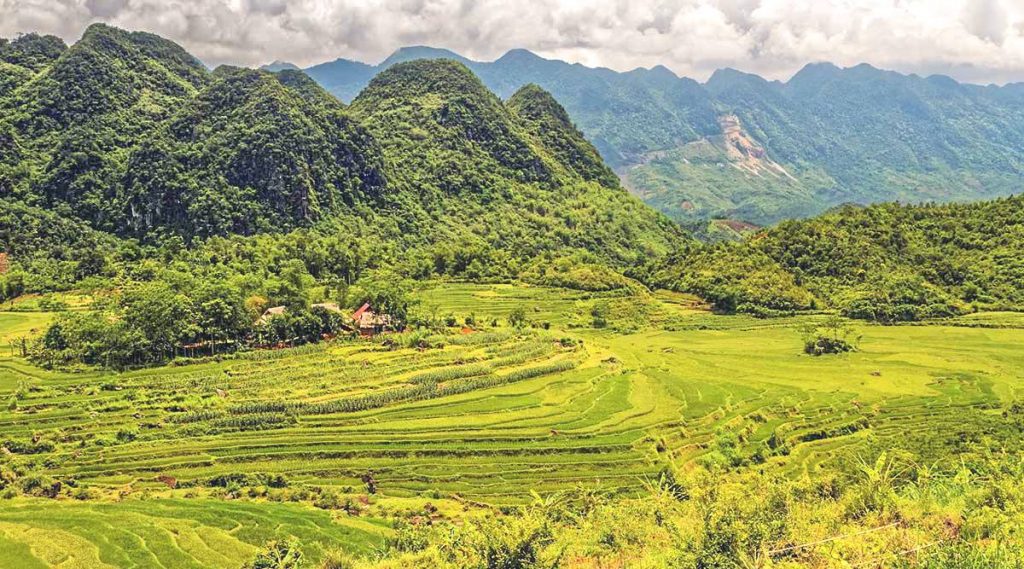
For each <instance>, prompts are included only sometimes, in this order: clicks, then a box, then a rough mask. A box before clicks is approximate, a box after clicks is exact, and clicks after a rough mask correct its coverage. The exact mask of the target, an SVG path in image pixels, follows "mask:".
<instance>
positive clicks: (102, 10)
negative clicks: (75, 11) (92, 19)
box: [85, 0, 128, 18]
mask: <svg viewBox="0 0 1024 569" xmlns="http://www.w3.org/2000/svg"><path fill="white" fill-rule="evenodd" d="M127 5H128V0H86V1H85V7H86V8H87V9H88V10H89V13H90V14H92V15H93V16H96V17H99V18H110V17H112V16H115V15H117V13H118V12H120V11H121V10H123V9H124V8H125V6H127Z"/></svg>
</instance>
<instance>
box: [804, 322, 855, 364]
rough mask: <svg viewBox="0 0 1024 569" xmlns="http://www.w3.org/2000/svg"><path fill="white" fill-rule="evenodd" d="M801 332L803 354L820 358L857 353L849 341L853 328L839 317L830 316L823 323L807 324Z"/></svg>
mask: <svg viewBox="0 0 1024 569" xmlns="http://www.w3.org/2000/svg"><path fill="white" fill-rule="evenodd" d="M802 332H803V337H804V353H805V354H810V355H812V356H822V355H825V354H842V353H846V352H855V351H857V346H856V343H855V341H853V340H851V339H850V335H851V334H853V328H852V327H850V323H849V322H848V321H847V320H845V319H843V318H842V317H840V316H837V315H832V316H829V317H828V318H826V319H825V320H824V321H823V322H820V323H809V324H807V325H805V326H803V327H802ZM859 340H860V338H859V337H858V338H857V341H859Z"/></svg>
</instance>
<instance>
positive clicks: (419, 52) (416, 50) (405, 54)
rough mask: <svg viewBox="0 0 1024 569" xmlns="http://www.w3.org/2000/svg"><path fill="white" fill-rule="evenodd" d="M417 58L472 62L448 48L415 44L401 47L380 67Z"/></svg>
mask: <svg viewBox="0 0 1024 569" xmlns="http://www.w3.org/2000/svg"><path fill="white" fill-rule="evenodd" d="M416 59H454V60H455V61H458V62H461V63H470V60H469V59H467V58H465V57H463V56H461V55H459V54H457V53H455V52H454V51H451V50H448V49H443V48H437V47H430V46H425V45H413V46H406V47H402V48H399V49H398V51H396V52H395V53H392V54H391V55H390V56H388V58H387V59H385V60H384V61H382V62H381V64H380V65H379V66H378V67H380V68H381V69H386V68H388V67H391V66H392V65H395V64H397V63H404V62H406V61H413V60H416Z"/></svg>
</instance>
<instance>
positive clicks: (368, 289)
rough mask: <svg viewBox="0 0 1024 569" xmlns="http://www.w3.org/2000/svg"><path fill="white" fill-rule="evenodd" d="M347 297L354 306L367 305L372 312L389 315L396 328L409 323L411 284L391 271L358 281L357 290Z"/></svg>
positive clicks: (369, 274)
mask: <svg viewBox="0 0 1024 569" xmlns="http://www.w3.org/2000/svg"><path fill="white" fill-rule="evenodd" d="M349 296H350V297H351V298H352V300H354V301H355V302H354V304H353V306H355V305H362V304H363V303H369V304H370V306H371V307H372V308H373V310H374V311H376V312H377V313H380V314H387V315H390V316H391V318H392V320H393V321H394V324H395V326H396V327H398V328H403V327H404V326H405V324H406V322H408V321H409V310H410V308H411V307H412V306H413V304H414V301H413V299H412V283H410V282H409V280H408V279H405V278H403V277H402V276H401V275H398V274H396V273H394V272H391V271H384V270H378V271H373V272H370V273H368V274H367V275H365V276H364V277H363V278H362V279H360V280H359V283H358V288H357V289H356V290H353V291H350V292H349Z"/></svg>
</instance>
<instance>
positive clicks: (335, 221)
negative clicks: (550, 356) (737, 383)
mask: <svg viewBox="0 0 1024 569" xmlns="http://www.w3.org/2000/svg"><path fill="white" fill-rule="evenodd" d="M0 55H2V58H3V59H2V60H3V62H4V63H3V65H4V67H3V68H2V71H3V77H4V79H3V81H0V83H2V84H3V85H4V91H3V94H2V96H0V111H2V113H0V136H2V139H3V142H4V146H3V149H4V152H3V154H2V156H0V253H2V254H3V272H0V300H11V299H14V298H16V297H18V296H19V295H22V294H25V293H52V292H55V291H67V290H72V289H78V290H89V291H99V292H100V293H101V294H100V295H99V296H98V297H97V299H96V304H95V306H93V308H94V310H97V311H99V312H101V313H103V314H105V315H106V317H105V318H96V317H95V315H94V314H92V313H84V314H66V315H63V316H62V318H61V320H60V321H59V322H58V323H56V324H54V325H53V326H52V327H51V328H50V332H48V333H47V334H46V337H45V339H44V340H43V341H42V344H40V346H41V347H40V350H41V353H44V354H46V355H45V358H44V360H45V361H46V362H48V363H49V364H51V365H54V364H59V363H61V362H65V363H87V364H103V365H107V366H113V367H124V366H130V365H144V364H151V363H160V362H163V361H166V360H167V359H169V358H171V357H173V356H174V355H175V354H176V353H178V352H179V350H180V347H181V346H183V345H192V344H196V343H197V342H205V343H206V344H205V345H207V346H217V345H220V344H227V345H229V346H236V345H238V344H239V343H241V342H243V341H247V342H256V341H257V340H258V339H260V338H262V340H260V341H264V342H268V341H272V340H274V339H280V340H287V341H288V342H295V341H299V342H306V341H314V340H317V339H319V338H320V336H321V335H322V334H328V335H330V334H333V333H335V332H337V330H338V317H337V314H329V313H326V312H324V311H323V310H322V309H321V310H319V311H318V310H316V307H315V306H313V304H314V303H316V302H318V301H325V300H326V301H330V302H332V303H335V304H334V305H335V306H337V304H338V303H344V304H347V303H356V304H360V303H362V302H364V301H366V300H370V299H373V300H374V303H375V305H382V306H384V307H386V308H388V309H389V311H390V312H391V313H392V315H393V316H394V317H395V318H396V320H397V321H399V322H404V321H406V320H407V319H408V318H411V317H412V315H410V314H408V313H407V312H408V310H407V306H406V305H405V303H404V301H402V300H400V299H403V298H406V293H407V290H406V289H407V287H406V286H405V285H403V284H402V283H404V281H403V280H402V279H404V278H410V277H411V278H416V279H425V278H430V277H436V276H444V277H457V278H468V279H474V280H503V281H508V280H513V279H517V278H520V276H524V278H531V279H532V280H534V281H535V282H541V283H543V282H548V281H557V282H559V283H562V284H568V285H569V286H575V287H578V288H584V289H597V290H604V289H605V288H608V287H612V288H616V287H625V286H634V285H635V283H633V282H632V281H629V280H628V279H625V278H624V277H622V276H621V275H620V274H618V273H617V271H618V272H621V271H626V270H630V271H636V270H637V268H638V267H640V266H642V265H643V266H649V265H650V263H652V262H653V261H654V260H656V259H658V258H662V257H663V256H664V255H666V254H667V253H668V252H669V251H671V250H673V249H674V248H676V247H678V246H679V245H681V244H685V243H687V242H688V238H687V237H686V236H685V233H684V232H683V231H682V230H681V229H680V228H679V227H678V226H677V225H676V224H674V223H673V222H672V221H670V220H669V219H668V218H666V217H664V216H663V215H661V214H658V213H657V212H655V211H654V210H652V209H650V208H648V207H647V206H645V205H644V204H643V203H641V202H640V201H639V200H637V199H636V198H634V197H632V196H630V195H629V194H628V193H627V192H626V191H625V190H624V189H623V188H622V187H621V186H620V185H619V181H618V178H617V177H615V176H614V175H613V174H612V173H611V171H610V170H609V169H608V168H607V167H606V166H605V165H604V163H603V161H602V160H601V158H600V156H599V154H598V152H597V151H596V150H595V149H594V147H593V146H592V145H591V144H590V143H589V142H587V141H586V139H584V138H583V135H582V134H581V133H580V132H579V131H578V130H577V129H576V128H575V127H574V126H573V125H572V123H571V122H570V121H569V120H568V118H567V114H566V112H565V110H564V109H563V108H562V107H561V106H560V105H559V104H558V102H557V101H555V99H554V98H552V97H551V96H550V95H549V94H547V93H546V92H544V91H542V90H540V89H539V88H537V87H530V88H526V89H524V90H523V92H522V93H521V94H520V95H519V96H517V97H515V98H514V99H513V100H512V101H510V102H509V103H505V102H503V101H502V100H501V99H499V98H498V97H497V96H496V95H494V94H493V93H492V92H490V91H489V90H488V89H487V88H486V87H485V86H484V85H483V84H482V83H481V82H480V80H479V79H478V78H477V77H476V76H474V75H473V74H472V72H470V71H469V70H468V69H467V68H466V67H465V66H463V65H462V64H461V63H457V62H451V61H436V60H435V61H425V60H419V61H410V62H406V63H400V64H396V65H394V66H392V67H391V68H389V69H388V70H387V71H386V72H384V73H381V74H379V75H377V76H376V77H375V78H374V80H373V81H372V82H371V83H370V85H369V86H368V87H367V88H366V89H365V90H364V91H363V92H362V93H361V94H360V95H359V97H358V98H357V99H356V100H355V101H354V102H353V103H352V105H351V106H346V105H344V104H343V103H341V102H340V101H338V100H337V99H336V98H334V97H333V96H332V95H330V94H329V93H328V92H326V91H325V90H324V89H323V88H321V87H320V86H319V85H317V84H316V83H315V82H314V81H313V80H311V79H310V78H309V77H308V76H306V75H305V74H304V73H302V72H301V71H297V70H294V69H288V68H286V67H287V66H284V67H285V68H282V69H281V70H280V71H278V72H276V73H271V72H267V71H258V70H251V69H241V68H234V67H220V68H218V69H216V70H214V71H212V72H211V71H208V70H207V69H206V68H205V67H204V66H202V65H201V64H200V63H199V62H198V60H196V59H195V58H193V57H192V56H190V55H189V54H188V53H186V52H185V51H184V50H183V49H181V48H180V47H179V46H177V45H175V44H173V43H171V42H168V41H166V40H163V39H161V38H159V37H157V36H153V35H150V34H143V33H134V32H126V31H123V30H119V29H116V28H112V27H109V26H106V25H101V24H96V25H93V26H91V27H90V28H89V29H88V30H87V31H86V33H85V35H84V36H83V38H82V39H81V40H80V41H79V42H77V43H76V44H75V45H73V46H70V47H67V46H65V45H64V44H63V43H62V42H60V41H59V40H57V39H55V38H52V37H41V36H36V35H25V36H21V37H19V38H18V39H16V40H14V41H12V42H3V43H2V45H0ZM556 260H561V262H560V263H558V264H557V266H558V267H564V268H572V269H573V270H571V271H568V270H567V271H561V272H558V271H556V272H558V274H554V275H553V274H551V271H548V270H546V268H545V267H542V266H539V265H538V263H541V264H546V263H553V262H554V261H556ZM609 267H611V268H609ZM580 268H582V269H584V270H576V269H580ZM562 273H565V274H562ZM526 275H530V276H526ZM609 283H611V284H609ZM350 289H351V292H350ZM271 306H287V307H288V312H287V316H286V317H284V318H281V319H279V321H278V322H277V323H275V324H274V325H273V326H269V325H266V326H262V327H258V326H256V325H254V321H255V320H256V319H257V318H258V317H259V316H260V315H261V314H262V312H263V311H264V310H265V309H266V308H268V307H271ZM328 312H330V311H328ZM423 318H429V319H432V320H431V321H433V320H436V315H426V316H423ZM256 328H259V330H257V329H256Z"/></svg>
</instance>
